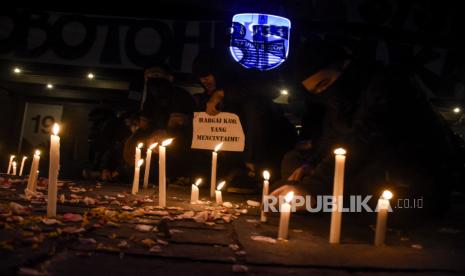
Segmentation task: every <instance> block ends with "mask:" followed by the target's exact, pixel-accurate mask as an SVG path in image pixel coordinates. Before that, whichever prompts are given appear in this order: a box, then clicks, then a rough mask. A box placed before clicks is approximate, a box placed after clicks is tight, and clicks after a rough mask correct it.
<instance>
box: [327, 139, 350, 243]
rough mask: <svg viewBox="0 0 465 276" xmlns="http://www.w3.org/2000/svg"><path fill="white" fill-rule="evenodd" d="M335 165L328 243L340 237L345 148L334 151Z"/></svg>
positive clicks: (337, 241) (336, 241)
mask: <svg viewBox="0 0 465 276" xmlns="http://www.w3.org/2000/svg"><path fill="white" fill-rule="evenodd" d="M334 154H335V155H336V165H335V168H334V186H333V201H335V202H336V206H335V207H334V208H333V211H332V213H331V229H330V232H329V243H339V241H340V239H341V221H342V212H341V211H342V207H343V206H342V203H343V197H342V195H343V194H344V166H345V160H346V156H345V154H346V150H345V149H343V148H338V149H336V150H335V151H334Z"/></svg>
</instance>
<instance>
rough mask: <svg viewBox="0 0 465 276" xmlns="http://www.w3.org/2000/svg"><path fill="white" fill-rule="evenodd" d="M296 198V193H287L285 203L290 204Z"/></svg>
mask: <svg viewBox="0 0 465 276" xmlns="http://www.w3.org/2000/svg"><path fill="white" fill-rule="evenodd" d="M293 198H294V191H290V192H289V193H287V195H286V196H285V197H284V201H285V202H286V203H289V202H291V201H292V199H293Z"/></svg>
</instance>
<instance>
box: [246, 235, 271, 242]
mask: <svg viewBox="0 0 465 276" xmlns="http://www.w3.org/2000/svg"><path fill="white" fill-rule="evenodd" d="M250 238H251V239H252V240H254V241H259V242H267V243H276V239H273V238H270V237H265V236H258V235H255V236H251V237H250Z"/></svg>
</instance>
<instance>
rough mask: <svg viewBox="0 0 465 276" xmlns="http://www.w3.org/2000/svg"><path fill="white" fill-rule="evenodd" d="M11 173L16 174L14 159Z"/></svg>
mask: <svg viewBox="0 0 465 276" xmlns="http://www.w3.org/2000/svg"><path fill="white" fill-rule="evenodd" d="M13 175H16V161H13Z"/></svg>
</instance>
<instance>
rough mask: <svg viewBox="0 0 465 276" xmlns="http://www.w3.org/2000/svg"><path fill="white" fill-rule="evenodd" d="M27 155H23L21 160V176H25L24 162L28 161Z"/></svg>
mask: <svg viewBox="0 0 465 276" xmlns="http://www.w3.org/2000/svg"><path fill="white" fill-rule="evenodd" d="M26 159H27V156H23V160H22V161H21V167H20V168H19V176H23V169H24V163H26Z"/></svg>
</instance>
